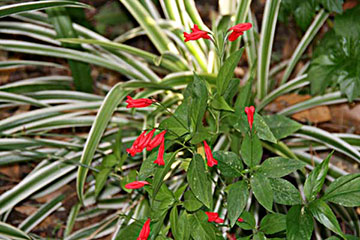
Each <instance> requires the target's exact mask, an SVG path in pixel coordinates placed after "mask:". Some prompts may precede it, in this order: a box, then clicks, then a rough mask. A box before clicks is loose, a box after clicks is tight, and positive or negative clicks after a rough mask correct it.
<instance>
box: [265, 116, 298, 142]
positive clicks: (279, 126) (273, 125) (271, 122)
mask: <svg viewBox="0 0 360 240" xmlns="http://www.w3.org/2000/svg"><path fill="white" fill-rule="evenodd" d="M263 119H264V121H265V123H266V124H267V125H268V126H269V128H270V131H271V132H272V133H273V135H274V137H275V138H276V139H277V140H279V139H282V138H286V137H288V136H289V135H291V134H293V133H294V132H296V131H297V130H299V129H300V128H301V126H302V125H301V124H300V123H298V122H296V121H294V120H291V119H290V118H287V117H285V116H283V115H279V114H276V115H267V116H263Z"/></svg>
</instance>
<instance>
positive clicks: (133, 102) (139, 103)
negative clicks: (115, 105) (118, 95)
mask: <svg viewBox="0 0 360 240" xmlns="http://www.w3.org/2000/svg"><path fill="white" fill-rule="evenodd" d="M125 102H126V103H128V105H127V106H126V108H143V107H148V106H150V105H151V104H153V103H154V101H153V100H151V99H147V98H139V99H133V98H132V97H130V96H127V100H126V101H125Z"/></svg>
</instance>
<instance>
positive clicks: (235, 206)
mask: <svg viewBox="0 0 360 240" xmlns="http://www.w3.org/2000/svg"><path fill="white" fill-rule="evenodd" d="M248 197H249V190H248V186H247V183H246V182H245V181H238V182H236V183H233V184H231V185H229V194H228V198H227V204H228V219H229V220H230V225H231V226H234V224H235V223H236V221H237V219H238V218H239V216H240V214H241V213H242V211H243V210H244V208H245V205H246V203H247V200H248Z"/></svg>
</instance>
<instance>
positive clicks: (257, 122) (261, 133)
mask: <svg viewBox="0 0 360 240" xmlns="http://www.w3.org/2000/svg"><path fill="white" fill-rule="evenodd" d="M254 128H255V130H256V134H257V135H258V137H259V138H260V139H262V140H265V141H269V142H272V143H276V141H277V140H276V138H275V136H274V134H273V133H272V132H271V130H270V128H269V126H268V125H267V124H266V122H265V121H264V119H263V118H262V116H260V115H259V114H255V115H254Z"/></svg>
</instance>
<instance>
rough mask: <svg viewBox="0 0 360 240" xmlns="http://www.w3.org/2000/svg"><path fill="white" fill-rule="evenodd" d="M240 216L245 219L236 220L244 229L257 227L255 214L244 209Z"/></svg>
mask: <svg viewBox="0 0 360 240" xmlns="http://www.w3.org/2000/svg"><path fill="white" fill-rule="evenodd" d="M240 217H241V218H242V219H243V222H239V221H237V222H236V225H238V226H239V227H240V228H242V229H244V230H252V229H255V227H256V222H255V218H254V214H251V213H249V212H247V211H244V212H243V213H242V214H241V215H240Z"/></svg>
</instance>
